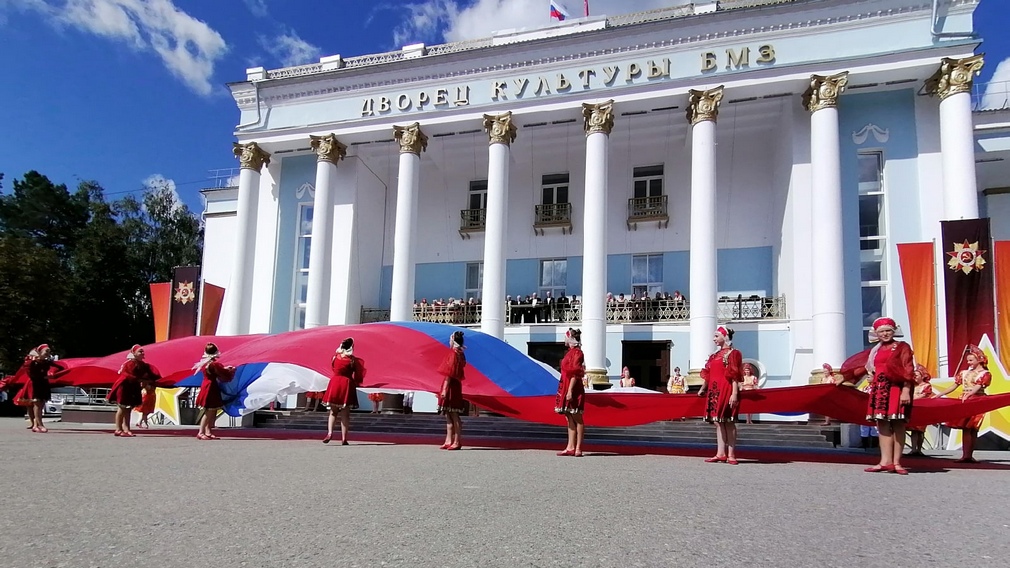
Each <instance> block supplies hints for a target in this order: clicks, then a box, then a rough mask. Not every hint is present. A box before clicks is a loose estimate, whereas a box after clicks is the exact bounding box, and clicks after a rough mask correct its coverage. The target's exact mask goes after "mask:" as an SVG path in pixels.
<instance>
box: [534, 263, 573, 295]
mask: <svg viewBox="0 0 1010 568" xmlns="http://www.w3.org/2000/svg"><path fill="white" fill-rule="evenodd" d="M567 288H568V260H567V259H564V258H561V259H552V260H541V261H540V289H539V290H538V295H539V296H540V297H541V298H546V297H547V293H548V292H550V293H551V296H552V297H554V298H560V297H561V296H566V295H567V294H566V291H567Z"/></svg>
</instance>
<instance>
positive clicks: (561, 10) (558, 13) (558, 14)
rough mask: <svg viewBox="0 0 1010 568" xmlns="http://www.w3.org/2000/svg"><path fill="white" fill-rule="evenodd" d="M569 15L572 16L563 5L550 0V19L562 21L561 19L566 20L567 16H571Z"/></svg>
mask: <svg viewBox="0 0 1010 568" xmlns="http://www.w3.org/2000/svg"><path fill="white" fill-rule="evenodd" d="M571 17H572V15H571V14H570V13H569V12H568V10H567V9H566V8H565V6H564V5H563V4H562V3H561V2H558V1H557V0H551V19H552V20H553V19H556V20H557V21H559V22H563V21H565V20H567V19H568V18H571Z"/></svg>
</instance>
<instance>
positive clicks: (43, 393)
mask: <svg viewBox="0 0 1010 568" xmlns="http://www.w3.org/2000/svg"><path fill="white" fill-rule="evenodd" d="M65 368H66V367H64V366H63V365H61V364H60V363H57V362H56V359H55V358H53V354H52V350H51V349H49V345H47V344H45V343H43V344H42V345H39V346H38V347H36V348H35V349H32V350H31V351H29V352H28V356H27V357H25V362H24V364H23V365H22V366H21V370H20V371H18V373H17V374H16V375H18V374H21V373H24V374H25V375H27V377H26V378H25V384H24V386H22V387H21V390H20V391H18V393H17V394H16V395H14V403H15V404H18V405H20V406H26V407H27V408H28V419H29V420H30V421H31V430H32V432H40V433H45V432H48V431H49V429H48V428H46V427H45V425H43V424H42V409H43V407H44V406H45V404H46V403H47V402H49V398H50V396H51V392H52V389H51V386H50V384H49V373H50V372H52V371H53V369H56V370H63V369H65ZM15 378H16V376H15Z"/></svg>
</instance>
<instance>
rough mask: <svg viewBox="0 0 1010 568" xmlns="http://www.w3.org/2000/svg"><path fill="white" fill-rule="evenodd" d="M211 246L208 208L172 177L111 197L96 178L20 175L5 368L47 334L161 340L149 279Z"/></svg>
mask: <svg viewBox="0 0 1010 568" xmlns="http://www.w3.org/2000/svg"><path fill="white" fill-rule="evenodd" d="M0 179H2V176H0ZM202 247H203V228H202V227H201V224H200V220H199V218H198V217H197V216H196V215H194V214H193V213H192V212H190V211H189V209H188V208H187V207H186V206H185V205H183V204H181V203H178V202H177V198H176V196H175V193H174V191H173V190H172V189H171V188H170V187H168V186H167V185H165V184H161V185H156V186H150V187H148V188H146V190H145V192H144V194H143V196H142V198H141V200H137V199H136V198H134V197H132V196H128V197H125V198H123V199H120V200H118V201H114V202H111V203H110V202H107V201H106V200H105V196H104V191H103V189H102V187H101V186H100V185H98V184H97V183H95V182H90V181H88V182H82V183H80V184H79V185H78V187H77V189H76V190H75V191H74V192H72V193H71V192H70V191H69V190H68V189H67V187H66V186H65V185H56V184H53V183H52V182H51V181H50V180H49V179H48V178H46V177H45V176H43V175H41V174H39V173H38V172H34V171H32V172H28V173H27V174H25V176H24V179H22V180H14V184H13V189H12V192H11V193H10V194H6V195H5V194H0V306H3V310H0V369H3V370H5V371H7V372H12V371H13V370H14V369H15V368H16V367H17V366H18V365H19V364H20V362H21V360H22V359H23V357H24V355H25V354H26V353H27V352H28V350H29V349H31V348H32V347H34V346H35V345H38V344H39V343H49V344H51V345H52V346H53V348H54V350H55V351H56V352H57V353H58V354H60V355H61V356H63V357H85V356H101V355H106V354H109V353H113V352H115V351H119V350H123V349H128V348H129V347H130V345H132V344H133V343H149V342H151V341H153V339H154V329H153V322H152V315H151V303H150V291H149V284H150V283H152V282H163V281H170V280H171V279H172V272H173V269H174V267H176V266H180V265H191V264H199V263H200V260H201V256H202Z"/></svg>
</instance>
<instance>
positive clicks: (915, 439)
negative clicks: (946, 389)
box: [908, 365, 933, 456]
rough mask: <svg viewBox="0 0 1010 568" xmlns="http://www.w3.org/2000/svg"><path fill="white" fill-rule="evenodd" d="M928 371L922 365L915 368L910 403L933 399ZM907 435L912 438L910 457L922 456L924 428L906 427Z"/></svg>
mask: <svg viewBox="0 0 1010 568" xmlns="http://www.w3.org/2000/svg"><path fill="white" fill-rule="evenodd" d="M929 379H930V377H929V371H927V370H926V367H923V366H922V365H916V366H915V389H914V390H913V391H912V401H913V404H915V403H914V401H916V400H919V399H923V398H933V386H932V385H930V384H929ZM908 435H909V437H911V438H912V451H911V452H908V455H910V456H921V455H923V454H922V444H923V442H925V441H926V427H925V426H916V427H914V428H913V427H911V426H909V427H908Z"/></svg>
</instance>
